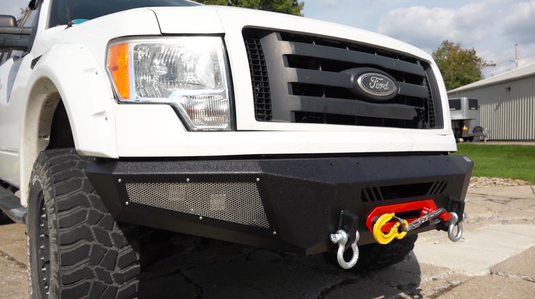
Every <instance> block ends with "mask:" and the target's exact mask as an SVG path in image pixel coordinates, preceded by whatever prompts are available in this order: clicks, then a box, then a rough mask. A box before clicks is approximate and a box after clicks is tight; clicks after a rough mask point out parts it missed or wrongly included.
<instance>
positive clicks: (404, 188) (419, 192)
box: [360, 181, 448, 202]
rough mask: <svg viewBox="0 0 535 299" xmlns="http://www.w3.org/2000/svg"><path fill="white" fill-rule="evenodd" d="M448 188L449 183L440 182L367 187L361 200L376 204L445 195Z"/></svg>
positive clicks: (362, 193) (361, 194)
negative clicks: (393, 200) (376, 202)
mask: <svg viewBox="0 0 535 299" xmlns="http://www.w3.org/2000/svg"><path fill="white" fill-rule="evenodd" d="M447 186H448V182H446V181H438V182H433V183H418V184H408V185H394V186H383V187H367V188H363V189H362V191H361V193H360V199H361V201H362V202H375V201H384V200H392V199H400V198H411V197H418V196H432V195H437V194H442V193H444V191H446V187H447Z"/></svg>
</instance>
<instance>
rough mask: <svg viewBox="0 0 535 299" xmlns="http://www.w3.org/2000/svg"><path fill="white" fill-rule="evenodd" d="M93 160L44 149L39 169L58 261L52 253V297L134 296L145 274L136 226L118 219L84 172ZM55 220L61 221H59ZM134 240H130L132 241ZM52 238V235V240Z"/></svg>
mask: <svg viewBox="0 0 535 299" xmlns="http://www.w3.org/2000/svg"><path fill="white" fill-rule="evenodd" d="M87 164H88V160H87V159H86V158H83V157H81V156H79V155H78V154H77V153H76V151H75V150H74V149H58V150H48V151H44V152H41V154H40V155H39V157H38V158H37V161H36V163H35V167H34V173H33V174H32V178H33V177H34V176H35V175H38V176H41V179H42V180H43V184H42V185H43V192H44V194H45V202H46V201H47V200H49V201H51V202H50V203H48V204H47V203H45V205H51V207H47V208H48V209H49V210H50V209H51V208H52V209H54V211H55V213H49V214H55V217H51V216H50V215H49V218H50V219H49V220H48V223H49V226H50V231H51V235H52V233H53V232H52V231H55V232H57V242H56V244H53V242H51V251H53V248H52V247H54V246H57V247H54V248H55V249H56V250H57V251H56V252H57V260H55V261H53V260H52V256H51V267H58V268H57V269H54V268H53V270H52V276H53V277H54V273H59V275H56V276H57V277H59V281H52V278H51V283H50V284H51V294H50V295H51V298H56V297H59V298H79V297H86V296H88V297H87V298H102V299H105V298H133V297H135V296H137V292H138V280H139V272H140V264H139V242H138V240H137V227H135V226H133V225H129V224H124V223H118V222H115V221H113V219H112V218H111V216H110V214H109V213H108V211H107V209H106V207H105V206H104V204H103V203H102V201H101V199H100V197H99V196H98V194H97V193H96V191H95V190H94V188H93V186H92V185H91V183H90V182H89V180H88V179H87V177H86V176H85V173H84V170H85V168H86V167H87ZM54 218H56V219H54ZM127 238H129V240H128V239H127ZM51 240H52V238H51Z"/></svg>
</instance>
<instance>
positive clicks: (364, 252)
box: [325, 235, 418, 272]
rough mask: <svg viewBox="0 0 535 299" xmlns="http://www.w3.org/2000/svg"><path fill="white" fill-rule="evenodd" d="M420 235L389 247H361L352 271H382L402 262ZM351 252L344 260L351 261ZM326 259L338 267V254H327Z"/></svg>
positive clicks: (393, 243) (375, 244) (370, 245)
mask: <svg viewBox="0 0 535 299" xmlns="http://www.w3.org/2000/svg"><path fill="white" fill-rule="evenodd" d="M417 239H418V235H410V236H406V237H405V238H403V239H401V240H399V239H394V240H392V242H390V243H389V244H387V245H381V244H378V243H373V244H368V245H363V246H359V259H358V261H357V264H356V265H355V267H353V268H351V269H350V271H354V272H364V271H372V270H378V269H382V268H385V267H388V266H391V265H394V264H397V263H399V262H401V261H402V260H403V259H404V258H405V257H406V256H407V255H408V254H409V253H410V252H411V251H412V249H413V248H414V243H416V240H417ZM352 254H353V253H352V251H351V250H346V252H345V253H344V258H345V260H346V261H349V260H350V259H351V256H352ZM325 257H326V259H327V260H329V261H330V262H332V263H335V264H336V265H338V262H337V261H336V254H335V253H334V252H327V253H326V255H325Z"/></svg>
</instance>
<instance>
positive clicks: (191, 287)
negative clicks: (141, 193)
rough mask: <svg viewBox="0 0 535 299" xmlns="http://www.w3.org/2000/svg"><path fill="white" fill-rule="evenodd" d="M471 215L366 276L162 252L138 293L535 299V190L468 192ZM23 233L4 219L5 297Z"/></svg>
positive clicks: (204, 253)
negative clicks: (454, 237) (453, 237)
mask: <svg viewBox="0 0 535 299" xmlns="http://www.w3.org/2000/svg"><path fill="white" fill-rule="evenodd" d="M466 212H467V214H468V218H467V219H466V220H465V222H464V231H465V234H464V237H463V238H462V239H461V240H460V241H459V242H457V243H452V242H450V241H449V239H448V237H447V235H446V233H444V232H438V231H430V232H426V233H423V234H420V236H419V239H418V242H417V243H416V247H415V249H414V251H413V252H412V253H411V254H409V255H408V256H407V258H406V259H405V260H404V261H403V262H401V263H398V264H396V265H394V266H391V267H388V268H385V269H382V270H379V271H373V272H369V273H361V274H355V273H352V272H350V271H344V270H342V269H341V268H340V267H337V266H335V265H332V264H330V263H329V262H328V261H326V260H325V259H324V257H323V256H322V255H314V256H308V257H301V256H295V255H289V254H284V253H281V252H276V251H270V250H264V249H255V248H250V247H245V248H241V247H237V248H230V250H229V248H226V249H225V250H223V251H225V252H226V254H220V253H221V251H222V250H220V249H216V250H214V248H212V247H211V246H210V245H209V246H206V248H204V249H203V250H201V251H197V252H191V253H189V254H174V252H173V250H174V247H173V246H171V247H170V248H169V247H168V248H165V250H164V249H162V248H160V249H155V256H156V259H155V260H154V261H153V263H152V264H150V265H149V266H147V267H146V268H145V269H144V271H143V273H142V279H143V281H142V283H141V286H140V293H141V294H140V298H202V299H206V298H256V299H263V298H269V299H272V298H318V299H333V298H340V299H345V298H348V299H349V298H365V299H371V298H440V299H446V298H460V299H464V298H466V299H474V298H526V299H528V298H529V299H531V298H535V186H519V187H492V188H476V189H469V192H468V195H467V198H466ZM25 238H26V235H25V227H24V226H23V225H20V224H14V223H10V222H9V221H8V220H7V219H3V220H1V221H0V298H27V297H28V295H27V288H28V279H27V272H26V263H27V262H26V245H25V244H26V239H25ZM175 245H176V248H178V247H180V246H179V244H175ZM213 246H215V245H213Z"/></svg>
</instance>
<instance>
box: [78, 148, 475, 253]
mask: <svg viewBox="0 0 535 299" xmlns="http://www.w3.org/2000/svg"><path fill="white" fill-rule="evenodd" d="M472 168H473V162H472V161H471V160H470V159H469V158H468V157H462V156H446V155H429V156H421V155H420V156H418V155H415V156H382V157H342V158H340V157H338V158H300V159H257V160H252V159H251V160H245V159H243V160H203V161H197V160H195V161H181V160H177V161H123V160H114V161H98V160H97V161H93V162H91V163H90V165H89V166H88V168H87V170H86V174H87V176H88V178H89V179H90V181H91V183H92V184H93V186H94V187H95V189H96V191H97V192H98V193H99V195H100V196H101V197H102V199H103V201H104V203H105V205H106V206H107V208H108V210H109V211H110V212H111V214H112V216H113V217H114V218H115V219H116V220H118V221H124V222H129V223H134V224H140V225H145V226H149V227H154V228H161V229H167V230H172V231H177V232H182V233H187V234H191V235H196V236H203V237H208V238H213V239H219V240H225V241H231V242H236V243H241V244H247V245H253V246H259V247H265V248H271V249H277V250H282V251H288V252H296V253H300V254H314V253H318V252H323V251H326V250H327V249H328V247H329V246H331V245H332V243H331V242H330V240H329V235H330V234H332V233H334V232H336V230H337V229H338V227H339V219H340V211H341V210H349V211H350V212H351V213H353V214H355V215H357V216H358V217H359V221H358V222H359V226H358V230H359V232H360V236H361V238H360V241H359V245H364V244H369V243H372V242H375V241H374V239H373V235H372V234H371V232H370V231H369V230H368V229H367V228H366V217H367V216H368V214H369V213H370V212H371V211H372V210H373V209H374V208H375V207H378V206H383V205H392V204H399V203H406V202H413V201H418V200H428V199H432V200H433V201H434V202H435V203H436V205H437V207H438V208H440V207H444V208H448V204H450V202H451V199H452V198H453V199H456V200H461V201H464V198H465V195H466V191H467V188H468V183H469V179H470V175H471V172H472ZM460 212H462V211H460ZM460 215H462V213H460ZM432 228H434V227H427V228H421V229H419V230H417V231H416V232H421V231H423V230H428V229H432Z"/></svg>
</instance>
